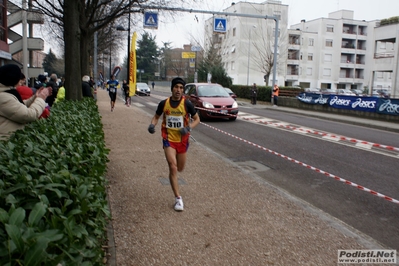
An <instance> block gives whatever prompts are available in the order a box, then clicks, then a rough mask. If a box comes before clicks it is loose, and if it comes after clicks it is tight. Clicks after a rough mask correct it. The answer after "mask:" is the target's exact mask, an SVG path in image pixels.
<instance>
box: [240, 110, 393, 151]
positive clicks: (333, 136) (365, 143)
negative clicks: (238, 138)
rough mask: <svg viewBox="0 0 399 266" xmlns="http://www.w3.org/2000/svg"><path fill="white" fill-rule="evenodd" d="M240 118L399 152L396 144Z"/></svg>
mask: <svg viewBox="0 0 399 266" xmlns="http://www.w3.org/2000/svg"><path fill="white" fill-rule="evenodd" d="M240 118H242V119H244V120H251V121H255V122H257V123H261V124H272V125H276V126H278V127H284V128H287V129H290V130H299V131H303V132H305V133H309V134H314V135H319V136H322V137H329V138H334V139H337V140H340V141H348V142H352V143H355V144H362V145H368V146H370V147H375V148H380V149H386V150H389V151H395V152H399V148H397V147H394V146H388V145H383V144H377V143H373V142H368V141H364V140H359V139H354V138H348V137H345V136H340V135H334V134H330V133H326V132H321V131H316V130H310V129H303V128H300V127H296V126H290V125H282V124H280V123H276V122H272V121H260V120H257V119H254V118H247V117H245V116H240Z"/></svg>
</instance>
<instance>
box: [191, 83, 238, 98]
mask: <svg viewBox="0 0 399 266" xmlns="http://www.w3.org/2000/svg"><path fill="white" fill-rule="evenodd" d="M198 96H200V97H230V95H229V93H228V92H227V91H226V90H225V89H224V88H223V87H221V86H217V85H200V86H198Z"/></svg>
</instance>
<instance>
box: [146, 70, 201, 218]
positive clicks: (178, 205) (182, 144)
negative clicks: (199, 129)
mask: <svg viewBox="0 0 399 266" xmlns="http://www.w3.org/2000/svg"><path fill="white" fill-rule="evenodd" d="M185 85H186V82H185V81H184V80H183V79H182V78H179V77H177V78H174V79H173V80H172V85H171V91H172V96H171V97H169V98H167V99H165V100H162V101H161V102H160V103H159V104H158V108H157V110H156V112H155V115H154V117H153V118H152V120H151V124H150V125H149V126H148V132H150V133H151V134H154V133H155V126H156V125H157V123H158V120H159V118H160V117H161V115H162V114H163V119H162V128H161V134H162V143H163V150H164V153H165V157H166V160H167V162H168V165H169V181H170V184H171V186H172V190H173V193H174V195H175V204H174V209H175V211H183V208H184V206H183V198H182V197H181V195H180V192H179V184H178V181H177V172H181V171H183V169H184V166H185V164H186V158H187V156H186V152H187V150H188V146H189V138H190V132H191V129H193V128H195V127H196V126H197V125H198V124H199V123H200V118H199V116H198V114H197V111H196V110H195V108H194V106H193V104H192V103H191V102H190V101H189V100H188V99H186V98H185V97H184V96H183V91H184V86H185ZM190 121H191V122H190Z"/></svg>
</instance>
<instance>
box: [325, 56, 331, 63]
mask: <svg viewBox="0 0 399 266" xmlns="http://www.w3.org/2000/svg"><path fill="white" fill-rule="evenodd" d="M331 61H332V54H325V55H324V62H331Z"/></svg>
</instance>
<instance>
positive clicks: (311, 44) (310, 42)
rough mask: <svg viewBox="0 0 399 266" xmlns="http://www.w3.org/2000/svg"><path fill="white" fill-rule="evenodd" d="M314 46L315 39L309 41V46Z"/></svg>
mask: <svg viewBox="0 0 399 266" xmlns="http://www.w3.org/2000/svg"><path fill="white" fill-rule="evenodd" d="M313 45H314V39H313V38H310V39H309V46H313Z"/></svg>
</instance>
